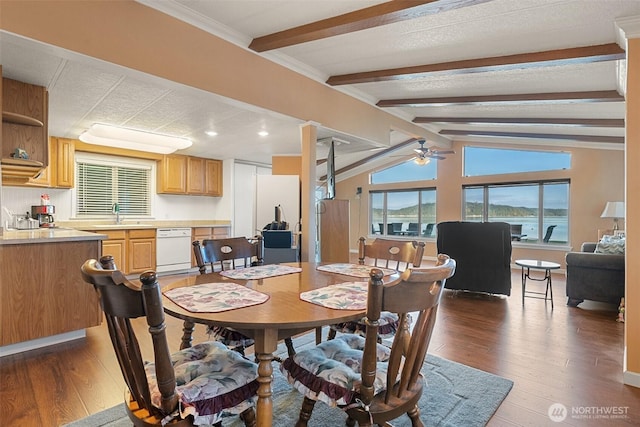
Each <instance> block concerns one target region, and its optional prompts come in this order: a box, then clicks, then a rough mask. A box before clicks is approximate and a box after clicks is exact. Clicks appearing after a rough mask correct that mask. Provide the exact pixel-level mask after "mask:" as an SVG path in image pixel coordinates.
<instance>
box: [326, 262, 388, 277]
mask: <svg viewBox="0 0 640 427" xmlns="http://www.w3.org/2000/svg"><path fill="white" fill-rule="evenodd" d="M372 268H379V269H380V270H382V273H383V274H384V275H385V276H389V275H391V274H393V273H395V272H396V270H392V269H390V268H381V267H375V266H373V265H360V264H327V265H319V266H318V267H317V269H318V270H320V271H326V272H328V273H338V274H344V275H346V276H353V277H366V278H369V272H371V269H372Z"/></svg>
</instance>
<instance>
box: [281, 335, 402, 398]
mask: <svg viewBox="0 0 640 427" xmlns="http://www.w3.org/2000/svg"><path fill="white" fill-rule="evenodd" d="M364 343H365V339H364V338H363V337H361V336H359V335H354V334H345V335H340V336H339V337H337V338H335V339H333V340H329V341H324V342H322V343H320V344H318V345H317V346H315V347H314V348H312V349H309V350H304V351H301V352H298V353H296V354H295V355H294V356H292V357H289V358H287V359H286V360H285V361H284V362H283V363H282V365H281V368H280V369H281V371H282V373H283V374H284V375H285V377H286V378H287V380H288V381H289V383H290V384H291V385H292V386H293V387H294V388H296V389H297V390H298V391H299V392H300V393H302V394H304V395H305V396H307V397H308V398H310V399H313V400H320V401H322V402H325V403H326V404H328V405H330V406H343V405H348V404H350V403H352V402H354V400H355V399H356V398H357V397H358V395H359V391H360V383H361V374H360V372H361V364H362V355H363V350H364ZM376 345H377V360H378V364H377V371H376V379H375V381H374V394H378V393H379V392H380V391H382V390H384V388H385V386H386V376H387V363H386V362H387V361H388V360H389V356H390V354H391V349H389V348H388V347H385V346H383V345H381V344H376Z"/></svg>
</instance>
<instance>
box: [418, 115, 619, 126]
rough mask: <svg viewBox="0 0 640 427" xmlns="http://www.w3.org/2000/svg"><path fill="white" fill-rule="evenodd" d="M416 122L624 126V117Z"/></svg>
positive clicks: (421, 120) (432, 120)
mask: <svg viewBox="0 0 640 427" xmlns="http://www.w3.org/2000/svg"><path fill="white" fill-rule="evenodd" d="M413 122H414V123H466V124H474V123H487V124H513V125H560V126H565V125H566V126H584V127H603V128H608V127H613V128H623V127H624V119H569V118H567V119H557V118H522V117H521V118H511V117H510V118H506V117H416V118H414V119H413Z"/></svg>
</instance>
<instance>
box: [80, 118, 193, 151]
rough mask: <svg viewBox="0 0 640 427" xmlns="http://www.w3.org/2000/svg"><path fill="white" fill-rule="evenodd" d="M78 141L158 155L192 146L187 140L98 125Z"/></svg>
mask: <svg viewBox="0 0 640 427" xmlns="http://www.w3.org/2000/svg"><path fill="white" fill-rule="evenodd" d="M80 141H82V142H86V143H87V144H95V145H104V146H107V147H115V148H124V149H127V150H138V151H147V152H150V153H159V154H170V153H173V152H174V151H176V150H181V149H184V148H189V147H191V144H192V142H191V141H190V140H189V139H187V138H178V137H174V136H167V135H159V134H156V133H150V132H143V131H139V130H133V129H125V128H121V127H116V126H109V125H103V124H100V123H96V124H94V125H92V126H91V127H90V128H89V130H87V131H85V132H83V133H82V135H80Z"/></svg>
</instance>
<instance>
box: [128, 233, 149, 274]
mask: <svg viewBox="0 0 640 427" xmlns="http://www.w3.org/2000/svg"><path fill="white" fill-rule="evenodd" d="M127 263H128V267H129V268H128V269H127V274H130V273H142V272H143V271H146V270H155V269H156V230H155V229H140V230H129V232H128V244H127Z"/></svg>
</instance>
